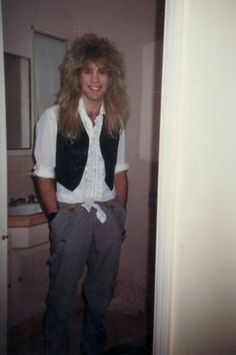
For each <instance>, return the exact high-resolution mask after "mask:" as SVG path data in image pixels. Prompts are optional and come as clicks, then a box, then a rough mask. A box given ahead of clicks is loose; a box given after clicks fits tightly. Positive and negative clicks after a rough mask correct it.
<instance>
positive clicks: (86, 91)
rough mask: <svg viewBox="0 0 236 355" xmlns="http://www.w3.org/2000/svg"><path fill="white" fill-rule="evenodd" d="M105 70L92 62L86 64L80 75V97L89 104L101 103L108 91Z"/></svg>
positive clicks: (107, 78)
mask: <svg viewBox="0 0 236 355" xmlns="http://www.w3.org/2000/svg"><path fill="white" fill-rule="evenodd" d="M108 83H109V77H108V71H107V69H106V68H105V67H104V66H103V65H102V64H98V63H94V62H88V63H87V65H86V66H85V67H84V68H83V69H82V71H81V75H80V87H81V92H82V97H83V98H84V100H85V102H87V103H89V104H94V103H96V104H98V103H101V102H102V100H103V98H104V96H105V94H106V92H107V89H108Z"/></svg>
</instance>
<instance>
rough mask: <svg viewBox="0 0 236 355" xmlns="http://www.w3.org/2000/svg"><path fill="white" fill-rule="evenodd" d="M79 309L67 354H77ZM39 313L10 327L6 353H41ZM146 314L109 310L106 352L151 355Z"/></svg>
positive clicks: (108, 354)
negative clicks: (22, 322) (130, 313)
mask: <svg viewBox="0 0 236 355" xmlns="http://www.w3.org/2000/svg"><path fill="white" fill-rule="evenodd" d="M82 314H83V312H82V310H81V309H79V310H78V314H77V321H76V326H75V329H74V334H73V335H72V346H71V353H70V355H74V354H77V355H79V334H80V331H81V327H82ZM41 323H42V315H39V316H37V317H35V318H34V319H32V320H30V321H28V322H25V323H24V324H21V325H19V326H17V327H15V328H13V329H11V330H10V331H9V340H8V354H9V355H20V354H21V355H42V354H43V351H42V336H41ZM146 323H147V321H146V317H145V316H144V314H143V313H142V312H139V313H138V314H135V315H129V314H125V313H122V312H119V311H114V310H113V311H109V312H108V314H107V317H106V324H107V330H108V341H107V347H106V351H105V355H132V354H136V355H150V354H151V350H150V348H151V344H150V343H151V342H150V341H149V340H148V338H149V337H148V336H147V331H146V330H147V327H146Z"/></svg>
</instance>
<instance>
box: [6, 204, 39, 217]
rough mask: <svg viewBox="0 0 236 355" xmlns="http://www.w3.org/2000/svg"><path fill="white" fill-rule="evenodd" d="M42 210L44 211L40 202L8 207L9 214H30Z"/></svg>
mask: <svg viewBox="0 0 236 355" xmlns="http://www.w3.org/2000/svg"><path fill="white" fill-rule="evenodd" d="M40 212H42V209H41V207H40V205H39V204H38V203H25V204H23V205H18V206H9V207H8V216H29V215H31V214H35V213H40Z"/></svg>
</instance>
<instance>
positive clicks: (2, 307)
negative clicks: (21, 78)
mask: <svg viewBox="0 0 236 355" xmlns="http://www.w3.org/2000/svg"><path fill="white" fill-rule="evenodd" d="M1 5H2V4H1V0H0V179H1V180H0V181H1V183H0V290H1V291H0V354H1V355H5V354H6V353H7V351H6V348H7V243H8V239H7V151H6V110H5V85H4V62H3V36H2V6H1Z"/></svg>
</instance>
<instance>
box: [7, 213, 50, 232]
mask: <svg viewBox="0 0 236 355" xmlns="http://www.w3.org/2000/svg"><path fill="white" fill-rule="evenodd" d="M44 223H47V218H46V216H45V214H44V213H43V212H40V213H34V214H31V215H25V216H24V215H15V216H14V215H12V216H8V227H9V228H16V227H32V226H37V225H39V224H44Z"/></svg>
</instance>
